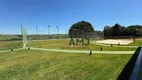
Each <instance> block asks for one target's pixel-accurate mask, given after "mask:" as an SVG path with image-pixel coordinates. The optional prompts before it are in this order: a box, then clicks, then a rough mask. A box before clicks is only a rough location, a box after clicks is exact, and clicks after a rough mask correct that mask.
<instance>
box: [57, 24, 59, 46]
mask: <svg viewBox="0 0 142 80" xmlns="http://www.w3.org/2000/svg"><path fill="white" fill-rule="evenodd" d="M57 32H58V45H59V27H58V26H57Z"/></svg>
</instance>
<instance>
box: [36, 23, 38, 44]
mask: <svg viewBox="0 0 142 80" xmlns="http://www.w3.org/2000/svg"><path fill="white" fill-rule="evenodd" d="M36 39H37V46H38V27H37V25H36Z"/></svg>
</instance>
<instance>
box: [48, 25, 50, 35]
mask: <svg viewBox="0 0 142 80" xmlns="http://www.w3.org/2000/svg"><path fill="white" fill-rule="evenodd" d="M49 27H50V25H49V26H48V35H49Z"/></svg>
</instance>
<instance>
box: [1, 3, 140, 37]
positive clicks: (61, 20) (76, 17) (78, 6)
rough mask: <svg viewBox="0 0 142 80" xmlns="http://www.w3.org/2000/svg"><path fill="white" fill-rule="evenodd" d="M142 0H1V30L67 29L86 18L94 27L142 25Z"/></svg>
mask: <svg viewBox="0 0 142 80" xmlns="http://www.w3.org/2000/svg"><path fill="white" fill-rule="evenodd" d="M141 4H142V0H0V34H20V33H21V24H22V25H23V27H25V28H26V30H27V32H28V34H35V33H36V25H37V26H38V29H39V30H40V33H41V34H42V33H43V34H44V33H48V25H50V26H51V27H50V33H57V29H56V26H58V27H59V31H60V33H67V31H68V29H69V28H70V27H71V25H72V24H74V23H76V22H78V21H82V20H84V21H87V22H90V23H91V24H92V26H93V27H94V29H95V30H103V28H104V26H107V25H108V26H112V25H114V24H115V23H119V24H120V25H123V26H128V25H134V24H139V25H142V5H141Z"/></svg>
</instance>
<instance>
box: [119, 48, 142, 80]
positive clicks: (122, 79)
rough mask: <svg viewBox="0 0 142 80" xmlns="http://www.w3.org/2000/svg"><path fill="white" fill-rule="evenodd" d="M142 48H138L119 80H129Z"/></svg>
mask: <svg viewBox="0 0 142 80" xmlns="http://www.w3.org/2000/svg"><path fill="white" fill-rule="evenodd" d="M140 49H141V47H138V48H137V50H136V51H135V53H134V54H133V56H132V57H131V59H130V60H129V62H128V63H127V64H126V66H125V67H124V69H123V70H122V72H121V73H120V75H119V76H118V78H117V80H129V79H130V76H131V73H132V71H133V68H134V66H135V62H136V60H137V57H138V54H139V51H140Z"/></svg>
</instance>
